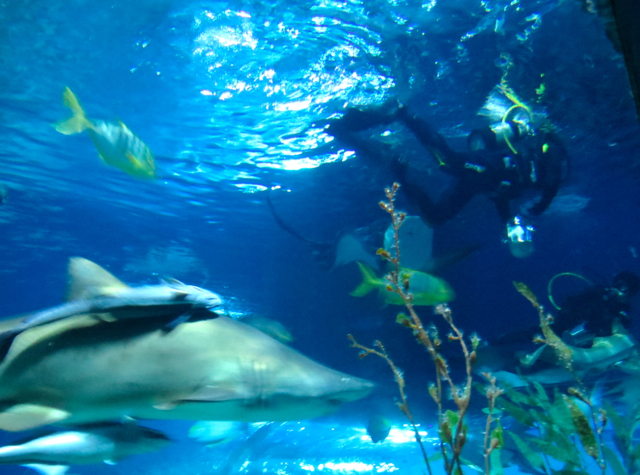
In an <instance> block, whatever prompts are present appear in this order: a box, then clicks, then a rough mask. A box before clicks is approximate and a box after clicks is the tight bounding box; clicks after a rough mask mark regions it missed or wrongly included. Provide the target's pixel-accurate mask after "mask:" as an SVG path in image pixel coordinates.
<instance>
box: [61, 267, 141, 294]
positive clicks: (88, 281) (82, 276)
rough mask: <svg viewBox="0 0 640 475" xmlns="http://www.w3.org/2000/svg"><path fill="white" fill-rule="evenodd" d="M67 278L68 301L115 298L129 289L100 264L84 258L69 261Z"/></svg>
mask: <svg viewBox="0 0 640 475" xmlns="http://www.w3.org/2000/svg"><path fill="white" fill-rule="evenodd" d="M67 276H68V277H67V292H66V295H65V298H66V300H67V301H71V300H79V299H90V298H96V297H108V296H113V295H116V294H117V293H118V292H119V291H122V290H124V289H128V288H129V286H128V285H127V284H125V283H124V282H122V281H121V280H119V279H118V278H116V277H115V276H114V275H112V274H111V273H110V272H108V271H106V270H105V269H103V268H102V267H100V266H99V265H98V264H96V263H94V262H91V261H90V260H88V259H84V258H82V257H72V258H71V259H69V268H68V272H67Z"/></svg>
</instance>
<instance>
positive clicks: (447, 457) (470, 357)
mask: <svg viewBox="0 0 640 475" xmlns="http://www.w3.org/2000/svg"><path fill="white" fill-rule="evenodd" d="M399 188H400V185H399V184H398V183H394V184H393V186H392V187H391V188H387V189H385V194H386V196H387V199H388V201H387V202H384V201H383V202H380V207H381V208H382V209H383V210H385V211H386V212H387V213H389V215H390V217H391V222H392V226H393V230H394V245H393V251H394V252H389V251H387V250H384V249H379V250H378V255H380V256H381V257H382V258H383V259H385V260H387V261H388V262H390V263H391V265H392V270H391V271H390V272H389V273H388V274H387V275H386V276H385V279H386V281H387V287H386V290H387V291H388V292H393V293H395V294H397V295H398V296H399V297H400V299H402V302H403V303H404V306H405V308H406V309H407V312H408V315H406V314H404V313H401V314H399V315H398V317H397V319H396V321H397V322H398V323H400V324H401V325H403V326H404V327H406V328H408V329H410V330H411V331H412V333H413V336H414V337H415V338H416V340H417V342H418V344H420V345H422V346H423V347H424V348H425V349H426V350H427V353H428V354H429V356H430V358H431V360H432V361H433V363H434V366H435V371H436V378H435V380H436V382H435V383H432V384H431V385H430V386H429V394H430V395H431V397H432V398H433V400H434V401H435V403H436V405H437V407H438V426H439V437H440V450H441V453H440V454H439V455H440V456H441V458H442V460H443V462H444V468H445V471H446V473H448V474H451V473H453V472H454V471H455V472H456V473H462V465H463V464H464V463H465V462H464V461H463V459H462V457H461V454H462V449H463V447H464V445H465V442H466V440H467V431H468V427H467V425H466V424H465V422H464V418H465V415H466V414H467V412H468V410H469V404H470V402H471V389H472V382H473V378H472V375H473V372H472V370H473V363H474V362H475V359H476V348H477V347H478V344H479V343H480V339H479V338H478V337H477V336H475V335H473V336H472V337H471V338H470V346H469V345H468V344H467V342H466V341H465V338H464V335H463V333H462V332H461V331H460V330H459V329H458V327H457V326H456V325H455V324H454V322H453V318H452V314H451V309H450V308H449V307H448V306H447V305H446V304H440V305H437V306H436V307H435V312H436V313H437V314H439V315H441V316H442V317H443V319H444V320H445V321H446V322H447V324H448V325H449V327H450V329H451V333H450V334H449V335H448V336H447V338H448V340H449V341H457V342H459V344H460V348H461V351H462V353H463V355H464V360H465V369H466V377H465V381H464V382H463V384H462V385H459V384H456V383H455V382H454V381H453V379H452V377H451V374H450V372H449V367H448V365H447V362H446V360H445V359H444V357H443V356H442V354H441V353H440V346H441V344H442V340H441V339H440V337H439V335H438V332H437V330H436V328H435V326H431V327H429V328H428V329H425V327H424V325H423V323H422V320H421V319H420V317H419V316H418V314H417V313H416V310H415V308H414V304H413V295H412V294H411V293H410V292H409V285H410V278H411V275H410V274H409V273H407V272H403V270H402V269H401V267H400V256H401V249H400V243H399V239H398V230H399V229H400V226H402V222H403V221H404V219H405V217H406V214H405V213H403V212H398V211H396V209H395V204H394V200H395V195H396V192H397V191H398V189H399ZM348 338H349V339H350V340H351V346H352V347H354V348H358V349H359V350H361V351H360V355H359V356H360V358H364V357H366V356H367V355H370V354H374V355H377V356H379V357H381V358H383V359H384V360H385V361H386V362H387V364H388V365H389V367H390V368H391V370H392V372H393V374H394V377H395V380H396V383H397V384H398V389H399V392H400V402H397V405H398V407H399V409H400V410H401V411H402V412H403V414H405V416H406V417H407V418H408V419H409V422H410V423H411V425H412V427H413V430H414V433H415V438H416V441H417V442H418V444H419V445H420V449H421V452H422V455H423V457H424V460H425V465H426V466H427V470H428V472H429V474H432V473H433V472H432V470H431V466H430V463H429V457H428V456H427V453H426V450H425V449H424V446H423V444H422V441H421V437H420V434H419V432H418V429H417V426H416V423H415V420H414V418H413V415H412V413H411V410H410V409H409V406H408V403H407V399H406V395H405V392H404V387H405V381H404V377H403V375H402V371H400V369H398V367H397V366H396V365H395V364H394V363H393V361H392V360H391V358H390V357H389V355H388V354H387V352H386V350H385V347H384V345H383V344H382V343H381V342H380V341H379V340H377V341H375V342H374V347H375V348H369V347H366V346H363V345H361V344H360V343H358V342H357V341H356V339H355V338H354V337H353V335H348ZM488 377H489V380H490V382H491V379H490V376H488ZM446 389H448V390H449V393H450V396H451V399H452V400H453V402H454V404H455V407H456V410H451V409H447V410H445V407H444V405H445V392H446ZM499 394H500V391H499V390H498V388H497V387H496V386H495V380H493V382H492V383H491V386H490V389H489V390H488V391H487V397H489V400H490V402H491V404H493V402H494V401H495V398H497V397H498V396H499ZM491 423H492V419H491V411H490V412H489V416H488V418H487V434H489V433H490V430H489V429H490V427H491ZM501 440H502V428H501V427H500V425H499V423H498V424H497V426H496V427H495V428H494V429H493V432H491V436H490V440H486V441H485V455H486V456H487V460H488V457H489V454H491V453H492V452H493V450H495V449H496V448H499V447H500V446H501ZM487 463H488V462H487ZM487 472H488V469H487Z"/></svg>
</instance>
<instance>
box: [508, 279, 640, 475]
mask: <svg viewBox="0 0 640 475" xmlns="http://www.w3.org/2000/svg"><path fill="white" fill-rule="evenodd" d="M514 285H515V287H516V289H517V290H518V292H520V293H521V294H522V295H523V296H524V297H525V298H527V299H528V300H529V301H530V302H531V304H532V305H533V306H534V308H535V309H536V310H537V311H538V315H539V317H540V328H541V330H542V333H543V336H544V338H541V337H537V338H536V339H534V341H535V342H537V343H541V344H546V345H548V346H550V347H551V348H553V350H554V351H555V352H556V355H557V357H558V361H559V363H560V364H561V365H563V366H564V367H565V368H566V369H568V370H569V371H573V366H574V365H573V354H572V349H571V348H570V347H569V346H568V345H566V344H565V343H564V342H563V341H562V339H561V338H559V337H558V336H557V335H556V334H555V333H554V332H553V330H552V329H551V326H550V323H551V322H553V317H552V316H551V315H549V314H545V311H544V307H543V306H542V305H540V304H539V303H538V300H537V298H536V296H535V295H534V294H533V292H532V291H531V290H530V289H529V288H528V287H527V286H526V285H525V284H522V283H517V282H514ZM574 376H575V381H576V384H577V385H578V387H569V388H568V389H567V391H566V394H563V393H561V392H560V390H559V389H558V388H554V390H553V397H550V396H549V394H548V392H547V390H545V388H544V387H543V386H542V385H541V384H540V383H538V382H536V381H532V382H530V383H527V385H526V394H523V393H520V392H518V391H515V390H513V389H512V388H509V387H506V388H505V389H504V392H505V397H504V398H502V399H501V400H500V401H499V404H498V405H499V407H500V408H501V409H504V410H505V411H506V412H507V413H508V414H510V415H511V416H512V417H513V418H514V419H515V420H516V421H518V423H520V424H521V425H522V426H523V427H525V428H527V429H533V430H534V431H535V432H537V434H536V435H532V434H530V433H527V432H525V433H524V434H521V435H518V434H516V433H515V432H514V431H510V432H509V436H510V437H511V438H512V439H513V441H514V442H515V444H516V446H517V449H518V451H519V452H520V453H521V454H522V455H523V456H524V458H525V459H526V461H527V463H528V464H529V465H530V466H529V467H528V469H529V470H528V471H530V472H531V473H541V474H552V473H576V474H577V473H584V474H589V473H592V471H590V470H589V468H588V466H586V464H585V459H584V457H583V454H586V455H587V456H588V457H590V458H592V459H593V460H594V461H595V462H596V464H597V465H598V467H599V468H600V470H601V473H602V474H605V473H607V468H609V469H610V472H612V473H613V474H615V475H623V474H629V475H632V474H638V473H640V443H635V444H634V443H633V437H632V436H633V433H634V432H635V428H636V425H637V414H635V416H634V414H627V415H626V417H623V416H622V415H621V414H620V413H619V412H618V410H617V409H616V408H615V407H614V406H613V404H611V403H610V402H609V401H606V400H605V401H604V402H603V403H602V405H601V406H599V405H597V404H596V403H595V402H594V400H593V399H594V398H592V397H589V396H587V394H588V393H591V394H592V393H593V392H594V388H587V387H586V385H585V383H584V382H583V381H582V380H581V379H580V378H579V377H578V375H577V374H576V373H575V372H574ZM524 379H525V382H526V378H524ZM532 386H533V388H532ZM634 412H637V408H636V409H635V411H634ZM609 421H611V425H612V426H613V441H614V444H615V447H616V449H617V452H616V451H614V450H613V449H612V448H611V447H609V445H608V444H607V443H605V441H604V430H605V427H606V426H607V424H608V423H609ZM552 460H553V461H555V464H554V463H552ZM557 464H561V465H562V468H561V469H560V470H557V469H556V468H555V465H557Z"/></svg>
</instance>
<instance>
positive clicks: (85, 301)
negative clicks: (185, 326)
mask: <svg viewBox="0 0 640 475" xmlns="http://www.w3.org/2000/svg"><path fill="white" fill-rule="evenodd" d="M68 274H69V278H68V280H69V290H68V298H70V299H72V300H71V301H69V302H66V303H64V304H62V305H58V306H56V307H53V308H49V309H46V310H42V311H40V312H37V313H35V314H31V315H29V316H28V317H26V318H24V319H23V321H22V322H21V323H20V324H18V325H15V326H14V327H12V328H11V329H10V330H7V331H4V332H1V333H0V343H2V342H5V346H6V343H7V342H11V341H12V340H13V338H15V336H16V335H18V334H20V333H22V332H23V331H25V330H28V329H30V328H33V327H37V326H40V325H45V324H47V323H51V322H55V321H57V320H61V319H64V318H68V317H71V316H73V315H80V314H89V313H103V312H110V315H111V316H112V317H113V318H142V317H161V316H165V315H178V316H179V318H178V319H177V320H176V321H175V322H174V323H175V324H172V326H176V324H177V323H181V322H182V321H184V320H187V319H188V317H189V316H190V312H193V311H194V310H196V309H206V310H211V309H213V308H215V307H218V306H219V305H221V304H222V298H221V297H220V296H219V295H217V294H215V293H213V292H210V291H208V290H204V289H201V288H199V287H195V286H192V285H186V284H183V283H182V282H179V281H177V280H167V281H164V282H163V283H162V284H160V285H149V286H142V287H129V286H127V285H126V284H124V283H123V282H121V281H119V280H118V279H117V278H116V277H114V276H113V275H111V274H110V273H109V272H107V271H106V270H105V269H103V268H102V267H100V266H99V265H97V264H95V263H93V262H91V261H89V260H87V259H83V258H80V257H73V258H71V259H70V261H69V270H68Z"/></svg>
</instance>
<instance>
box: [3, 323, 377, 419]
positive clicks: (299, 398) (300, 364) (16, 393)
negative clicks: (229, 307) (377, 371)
mask: <svg viewBox="0 0 640 475" xmlns="http://www.w3.org/2000/svg"><path fill="white" fill-rule="evenodd" d="M371 388H372V384H371V383H370V382H368V381H365V380H362V379H359V378H355V377H352V376H349V375H347V374H344V373H340V372H338V371H334V370H331V369H329V368H327V367H325V366H323V365H321V364H319V363H316V362H314V361H312V360H310V359H309V358H306V357H305V356H303V355H301V354H300V353H298V352H297V351H295V350H293V349H291V348H289V347H288V346H286V345H284V344H282V343H279V342H278V341H276V340H274V339H273V338H271V337H269V336H267V335H265V334H264V333H262V332H260V331H258V330H256V329H254V328H252V327H250V326H249V325H246V324H243V323H241V322H238V321H234V320H232V319H230V318H227V317H219V318H217V319H214V320H203V321H198V322H188V323H183V324H181V325H179V326H178V327H177V328H175V329H174V330H172V331H171V332H166V331H163V330H162V329H158V328H157V327H154V326H152V325H151V322H150V321H149V319H131V320H126V321H123V320H116V321H112V322H104V321H102V320H100V319H96V317H94V316H92V315H80V316H75V317H70V318H68V319H65V320H62V321H58V322H54V323H50V324H48V325H43V326H40V327H36V328H32V329H30V330H27V331H25V332H23V333H21V334H20V335H18V336H17V338H16V339H15V341H14V344H13V345H12V347H11V349H10V351H9V353H8V355H7V357H6V358H5V360H4V361H3V362H2V364H0V411H1V412H0V429H2V430H9V431H16V430H25V429H30V428H34V427H39V426H42V425H45V424H50V423H54V422H64V423H70V424H84V423H92V422H99V421H109V420H116V419H118V418H120V417H122V416H131V417H134V418H147V419H190V420H236V421H247V422H257V421H265V420H272V421H287V420H299V419H306V418H310V417H315V416H320V415H324V414H328V413H330V412H333V411H334V410H336V409H337V408H338V407H339V406H340V404H341V403H343V402H346V401H353V400H356V399H359V398H361V397H364V396H365V395H366V394H367V393H368V392H369V391H370V390H371Z"/></svg>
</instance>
